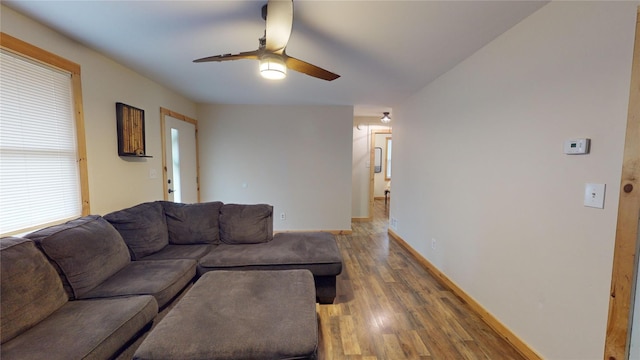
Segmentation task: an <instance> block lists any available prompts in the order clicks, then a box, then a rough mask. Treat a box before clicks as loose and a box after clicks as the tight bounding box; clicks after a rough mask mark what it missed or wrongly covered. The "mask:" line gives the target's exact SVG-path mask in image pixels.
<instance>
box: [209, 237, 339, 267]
mask: <svg viewBox="0 0 640 360" xmlns="http://www.w3.org/2000/svg"><path fill="white" fill-rule="evenodd" d="M284 269H306V270H309V271H311V272H312V273H313V275H315V276H336V275H338V274H340V272H342V256H341V255H340V250H339V249H338V245H337V244H336V240H335V237H334V236H333V235H332V234H330V233H327V232H299V233H278V234H276V235H275V236H274V237H273V240H272V241H269V242H267V243H262V244H246V245H237V244H236V245H227V244H221V245H218V246H217V247H216V248H214V249H213V250H212V251H211V252H210V253H209V254H207V255H205V256H203V257H202V258H201V259H200V261H199V262H198V274H204V273H206V272H207V271H211V270H284Z"/></svg>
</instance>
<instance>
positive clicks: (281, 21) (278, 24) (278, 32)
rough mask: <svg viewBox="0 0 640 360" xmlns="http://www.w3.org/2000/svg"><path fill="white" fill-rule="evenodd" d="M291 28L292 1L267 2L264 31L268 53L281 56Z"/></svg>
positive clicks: (272, 0)
mask: <svg viewBox="0 0 640 360" xmlns="http://www.w3.org/2000/svg"><path fill="white" fill-rule="evenodd" d="M292 26H293V0H269V2H268V3H267V25H266V30H265V38H266V44H265V49H266V50H267V51H268V52H272V53H276V54H282V53H283V51H284V48H285V47H286V46H287V43H288V42H289V37H290V36H291V27H292Z"/></svg>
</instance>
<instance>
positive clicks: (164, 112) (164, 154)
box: [160, 107, 201, 202]
mask: <svg viewBox="0 0 640 360" xmlns="http://www.w3.org/2000/svg"><path fill="white" fill-rule="evenodd" d="M166 116H171V117H172V118H174V119H178V120H182V121H185V122H188V123H190V124H193V125H194V126H195V128H196V193H197V196H198V202H200V201H201V200H200V159H199V157H200V156H199V153H200V151H199V149H200V147H199V146H198V120H196V119H192V118H190V117H188V116H185V115H182V114H180V113H177V112H175V111H171V110H169V109H165V108H163V107H160V137H161V138H162V141H161V143H162V189H163V190H162V191H163V193H164V195H163V197H164V200H169V186H168V184H167V171H168V169H167V145H166V141H165V140H166V135H167V134H166V131H165V117H166Z"/></svg>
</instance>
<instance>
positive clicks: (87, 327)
mask: <svg viewBox="0 0 640 360" xmlns="http://www.w3.org/2000/svg"><path fill="white" fill-rule="evenodd" d="M157 313H158V305H157V303H156V302H155V300H154V299H153V297H151V296H131V297H120V298H111V299H97V300H76V301H69V302H67V303H66V304H65V305H64V306H63V307H61V308H60V309H58V310H57V311H56V312H54V313H53V314H51V316H49V317H48V318H46V319H45V320H44V321H42V322H40V323H38V324H37V325H36V326H35V327H33V328H31V329H29V330H28V331H26V332H24V333H23V334H22V335H20V336H18V337H16V338H15V339H13V340H11V341H8V342H6V343H4V344H2V347H1V354H0V358H2V360H9V359H113V358H115V356H116V355H117V354H118V353H120V350H121V349H122V348H123V347H125V346H127V345H128V344H129V343H130V341H131V340H132V339H135V337H136V335H137V334H140V333H141V331H142V330H144V329H145V328H146V326H147V324H149V322H150V321H152V320H153V319H154V317H155V316H156V315H157Z"/></svg>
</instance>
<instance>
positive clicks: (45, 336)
mask: <svg viewBox="0 0 640 360" xmlns="http://www.w3.org/2000/svg"><path fill="white" fill-rule="evenodd" d="M0 266H1V273H0V276H1V282H0V285H1V289H0V290H1V297H0V302H1V308H0V316H1V319H0V330H1V332H0V336H1V339H0V340H1V345H0V351H1V353H0V358H2V359H25V358H48V359H85V358H86V359H108V358H113V357H115V356H117V355H118V354H119V353H120V352H121V351H122V350H123V349H125V348H127V346H129V345H130V344H131V343H133V341H135V339H136V338H137V337H139V335H140V334H142V333H144V332H146V331H147V330H148V329H149V328H150V326H151V323H152V321H153V319H154V318H155V316H156V315H157V314H158V311H159V309H163V308H165V307H167V306H169V305H170V304H172V302H173V300H174V299H176V298H177V297H178V296H179V294H180V293H181V292H182V291H183V290H184V289H185V288H187V287H188V286H189V285H190V284H191V283H192V282H194V281H196V280H197V278H198V276H199V275H202V274H203V273H205V272H209V271H215V270H282V269H307V270H309V271H311V273H312V274H313V275H314V276H313V277H314V281H315V284H316V298H317V300H318V301H320V302H321V303H331V302H333V299H334V298H335V295H336V288H335V278H336V276H337V275H338V274H340V272H341V271H342V258H341V256H340V252H339V250H338V248H337V245H336V242H335V238H334V237H333V235H331V234H329V233H319V232H318V233H280V234H275V235H273V208H272V207H271V206H269V205H263V204H259V205H237V204H223V203H221V202H209V203H200V204H178V203H172V202H165V201H156V202H148V203H143V204H140V205H137V206H134V207H131V208H128V209H123V210H119V211H116V212H113V213H110V214H107V215H105V216H104V217H103V216H98V215H91V216H85V217H81V218H78V219H75V220H72V221H69V222H67V223H65V224H61V225H55V226H51V227H47V228H45V229H42V230H39V231H36V232H34V233H31V234H28V235H26V236H25V237H24V238H3V239H0ZM229 286H233V284H229ZM220 291H221V292H222V291H224V289H220ZM212 295H213V296H215V294H212ZM282 296H283V297H286V296H287V294H282Z"/></svg>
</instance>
